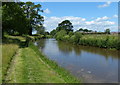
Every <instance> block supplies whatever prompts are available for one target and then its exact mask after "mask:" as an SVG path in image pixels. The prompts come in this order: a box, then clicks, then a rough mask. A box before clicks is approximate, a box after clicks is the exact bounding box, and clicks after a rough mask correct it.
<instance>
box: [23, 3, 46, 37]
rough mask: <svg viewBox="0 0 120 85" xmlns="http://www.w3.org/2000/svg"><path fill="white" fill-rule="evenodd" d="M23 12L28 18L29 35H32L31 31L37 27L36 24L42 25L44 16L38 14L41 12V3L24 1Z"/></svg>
mask: <svg viewBox="0 0 120 85" xmlns="http://www.w3.org/2000/svg"><path fill="white" fill-rule="evenodd" d="M23 9H24V12H25V14H26V17H27V18H28V19H29V21H30V22H29V24H30V25H29V35H32V31H33V30H34V29H35V28H36V27H37V25H38V24H39V25H42V24H43V21H44V17H43V16H41V15H40V14H39V12H43V10H41V5H40V4H37V5H35V4H34V3H32V2H26V3H25V5H23Z"/></svg>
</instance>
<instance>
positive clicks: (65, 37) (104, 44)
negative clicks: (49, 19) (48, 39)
mask: <svg viewBox="0 0 120 85" xmlns="http://www.w3.org/2000/svg"><path fill="white" fill-rule="evenodd" d="M55 38H56V39H57V40H62V41H67V42H71V43H74V44H80V45H86V46H95V47H100V48H108V49H117V50H119V49H120V39H118V35H117V34H116V35H112V34H81V33H79V32H75V33H69V34H66V33H65V32H64V31H63V32H62V33H61V32H58V33H57V34H56V35H55Z"/></svg>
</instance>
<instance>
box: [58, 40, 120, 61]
mask: <svg viewBox="0 0 120 85" xmlns="http://www.w3.org/2000/svg"><path fill="white" fill-rule="evenodd" d="M57 45H58V47H59V50H60V51H62V52H65V53H69V52H72V51H74V52H75V53H76V55H80V54H81V51H85V52H89V53H94V54H99V55H102V56H104V57H105V58H106V59H108V57H112V58H116V59H118V58H120V56H119V57H118V52H119V51H117V50H108V49H104V48H97V47H91V46H81V45H74V44H72V43H69V42H62V41H58V43H57Z"/></svg>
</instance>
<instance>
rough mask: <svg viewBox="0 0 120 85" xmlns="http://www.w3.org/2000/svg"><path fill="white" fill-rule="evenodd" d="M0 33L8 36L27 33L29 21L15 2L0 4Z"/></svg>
mask: <svg viewBox="0 0 120 85" xmlns="http://www.w3.org/2000/svg"><path fill="white" fill-rule="evenodd" d="M2 10H3V14H2V32H3V33H4V32H6V33H8V34H14V33H15V32H19V34H20V35H21V34H26V33H27V32H28V24H29V21H28V20H27V19H26V17H25V15H24V11H23V10H22V8H21V7H20V6H19V4H18V3H15V2H3V4H2ZM23 30H24V31H23Z"/></svg>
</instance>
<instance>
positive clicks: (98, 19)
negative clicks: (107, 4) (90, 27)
mask: <svg viewBox="0 0 120 85" xmlns="http://www.w3.org/2000/svg"><path fill="white" fill-rule="evenodd" d="M108 19H110V18H109V17H107V16H104V17H99V18H97V19H96V21H104V20H108Z"/></svg>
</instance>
